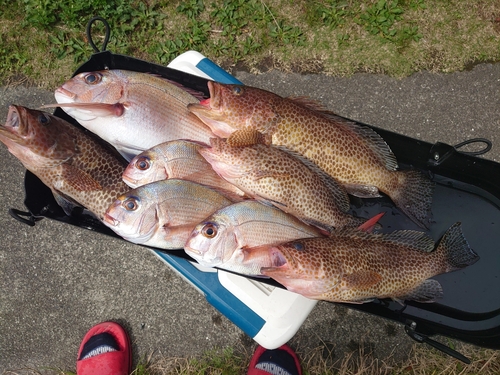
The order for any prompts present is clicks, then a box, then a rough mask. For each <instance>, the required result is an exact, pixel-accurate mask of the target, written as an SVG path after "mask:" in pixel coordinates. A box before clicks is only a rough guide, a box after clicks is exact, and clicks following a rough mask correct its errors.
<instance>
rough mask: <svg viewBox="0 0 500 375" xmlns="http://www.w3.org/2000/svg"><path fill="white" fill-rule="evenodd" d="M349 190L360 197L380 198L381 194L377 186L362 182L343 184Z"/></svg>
mask: <svg viewBox="0 0 500 375" xmlns="http://www.w3.org/2000/svg"><path fill="white" fill-rule="evenodd" d="M343 186H344V188H345V189H346V190H347V192H348V193H349V194H351V195H354V196H355V197H359V198H380V197H381V195H380V193H379V191H378V188H377V187H376V186H371V185H361V184H343Z"/></svg>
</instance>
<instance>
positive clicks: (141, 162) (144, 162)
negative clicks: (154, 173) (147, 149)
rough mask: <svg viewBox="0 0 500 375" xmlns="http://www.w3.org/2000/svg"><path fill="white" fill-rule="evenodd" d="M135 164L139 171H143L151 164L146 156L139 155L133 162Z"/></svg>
mask: <svg viewBox="0 0 500 375" xmlns="http://www.w3.org/2000/svg"><path fill="white" fill-rule="evenodd" d="M135 166H136V168H137V169H139V170H140V171H145V170H146V169H149V167H150V166H151V162H150V160H149V158H147V157H146V156H141V157H140V158H138V159H137V161H136V162H135Z"/></svg>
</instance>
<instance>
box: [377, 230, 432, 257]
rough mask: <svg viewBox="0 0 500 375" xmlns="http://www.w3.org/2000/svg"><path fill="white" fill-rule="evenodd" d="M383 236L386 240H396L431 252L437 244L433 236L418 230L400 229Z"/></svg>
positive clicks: (401, 243) (395, 241)
mask: <svg viewBox="0 0 500 375" xmlns="http://www.w3.org/2000/svg"><path fill="white" fill-rule="evenodd" d="M383 236H384V237H383V238H384V240H385V241H390V242H394V243H397V244H400V245H404V246H407V247H411V248H413V249H415V250H420V251H425V252H431V251H432V250H434V247H435V246H436V244H435V243H434V240H433V239H432V238H430V237H429V236H428V235H427V234H425V233H424V232H419V231H416V230H398V231H395V232H392V233H389V234H385V235H383Z"/></svg>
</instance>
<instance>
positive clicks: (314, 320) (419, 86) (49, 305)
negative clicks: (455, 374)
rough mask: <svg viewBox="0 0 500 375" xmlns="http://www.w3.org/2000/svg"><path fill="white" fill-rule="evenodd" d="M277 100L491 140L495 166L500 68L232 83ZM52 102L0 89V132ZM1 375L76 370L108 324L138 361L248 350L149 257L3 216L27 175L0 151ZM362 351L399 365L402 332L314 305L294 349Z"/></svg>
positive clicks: (439, 136) (458, 137)
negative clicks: (11, 118)
mask: <svg viewBox="0 0 500 375" xmlns="http://www.w3.org/2000/svg"><path fill="white" fill-rule="evenodd" d="M235 75H236V77H237V78H238V79H240V80H241V81H242V82H244V83H245V84H248V85H253V86H258V87H262V88H264V89H268V90H270V91H274V92H276V93H278V94H280V95H284V96H286V95H295V96H300V95H309V96H311V97H312V98H315V99H317V100H319V101H321V102H322V103H323V104H324V105H325V106H326V107H327V108H329V109H331V110H332V111H334V112H336V113H338V114H340V115H342V116H345V117H348V118H351V119H354V120H358V121H361V122H364V123H367V124H371V125H374V126H378V127H381V128H385V129H389V130H392V131H395V132H398V133H402V134H405V135H408V136H411V137H415V138H418V139H422V140H425V141H428V142H436V141H441V142H445V143H449V144H457V143H459V142H461V141H463V140H466V139H469V138H475V137H484V138H488V139H490V140H491V141H492V142H493V149H492V150H491V151H490V152H489V153H488V154H487V155H485V157H486V158H489V159H492V160H495V161H500V148H499V146H498V145H499V144H500V132H499V131H498V129H499V126H500V64H483V65H478V66H476V67H475V68H474V69H472V70H471V71H466V72H460V73H453V74H431V73H425V72H424V73H417V74H414V75H412V76H411V77H408V78H405V79H402V80H396V79H392V78H389V77H386V76H382V75H368V74H356V75H355V76H353V77H350V78H333V77H325V76H321V75H296V74H285V73H280V72H276V71H271V72H269V73H266V74H262V75H252V74H249V73H245V72H238V73H236V74H235ZM51 102H53V95H52V92H47V91H42V90H38V89H35V88H29V87H16V88H1V89H0V119H1V120H0V121H4V119H5V118H6V114H7V106H8V105H9V104H21V105H25V106H28V107H32V108H36V107H38V106H40V105H42V104H46V103H51ZM0 158H1V160H2V167H1V168H0V184H1V188H0V196H1V198H2V208H1V209H0V226H1V228H2V229H1V235H0V240H1V248H0V265H1V272H0V374H2V373H4V372H6V371H7V370H16V372H17V373H24V372H28V370H26V369H27V368H36V369H42V368H57V367H59V368H62V369H66V370H70V369H74V368H75V358H76V352H77V350H78V346H79V344H80V340H81V338H82V337H83V335H84V334H85V333H86V331H87V330H88V329H89V328H90V327H91V326H92V325H94V324H96V323H99V322H101V321H104V320H116V321H118V322H120V323H122V324H123V325H124V326H125V327H126V328H127V329H128V331H129V332H130V334H131V337H132V342H133V349H134V359H135V361H137V360H138V359H139V358H144V357H145V356H147V355H148V354H151V353H152V352H155V353H157V354H160V353H161V354H162V355H166V356H189V355H196V354H200V353H201V352H203V351H205V350H208V349H211V348H213V347H226V346H232V347H235V348H236V349H237V350H252V348H253V345H254V343H253V341H252V340H251V339H249V338H248V337H247V336H246V335H245V334H244V333H243V332H242V331H241V330H239V328H237V327H236V326H234V325H233V324H232V323H231V322H230V321H229V320H227V319H226V318H225V317H224V316H222V315H221V314H220V313H219V312H218V311H217V310H216V309H214V308H213V307H212V306H211V305H210V304H208V303H207V302H206V301H205V299H204V298H203V296H201V295H200V294H199V293H198V292H197V291H196V290H195V289H193V288H192V287H190V286H189V285H188V284H187V283H186V282H185V281H184V280H183V279H181V278H180V277H179V276H178V275H177V274H175V273H174V272H173V271H171V270H170V269H169V268H168V267H167V266H166V265H165V264H164V263H162V262H161V261H159V260H158V259H157V258H156V257H155V256H154V255H153V254H152V253H151V252H150V251H148V250H146V249H144V248H142V247H139V246H136V245H133V244H129V243H127V242H125V241H121V240H117V239H114V238H109V237H107V236H104V235H101V234H98V233H93V232H90V231H87V230H84V229H80V228H75V227H72V226H69V225H66V224H62V223H59V222H54V221H51V220H48V219H45V220H42V221H40V222H39V223H37V224H36V226H34V227H28V226H26V225H24V224H22V223H19V222H18V221H16V220H14V219H12V218H11V217H10V216H9V214H8V212H7V211H8V209H9V208H11V207H12V208H17V209H20V210H24V206H23V199H24V191H23V178H24V168H23V166H22V165H21V164H20V162H18V161H17V160H16V159H15V158H14V157H13V156H11V155H10V154H9V153H8V151H7V150H6V148H5V147H4V146H3V145H2V146H0ZM361 341H364V342H366V343H368V345H369V347H370V348H371V349H372V350H373V355H374V356H375V357H376V358H384V357H386V356H388V355H389V354H391V353H393V355H394V356H395V358H397V359H402V358H404V357H405V356H406V355H407V354H408V351H409V349H410V347H411V345H412V343H413V342H412V341H411V339H410V338H409V337H407V336H406V334H405V333H404V332H403V327H402V326H399V325H396V324H393V323H391V322H388V321H386V320H384V319H381V318H378V317H374V316H371V315H368V314H365V313H361V312H357V311H354V310H351V309H348V308H345V307H344V306H340V305H334V304H330V303H326V302H320V303H319V304H318V305H317V306H316V308H315V309H314V311H313V312H312V313H311V314H310V316H309V317H308V319H307V320H306V322H305V323H304V325H303V326H302V327H301V329H300V330H299V332H298V333H297V334H296V336H295V337H294V338H293V339H292V341H291V345H292V346H294V347H295V348H296V349H297V350H298V351H299V352H308V351H310V350H312V349H313V348H316V347H318V346H320V345H326V346H327V347H328V348H332V347H333V348H334V350H335V353H336V356H337V358H340V357H341V356H342V355H343V353H345V352H347V351H349V350H352V349H353V348H355V347H356V345H358V344H359V343H360V342H361Z"/></svg>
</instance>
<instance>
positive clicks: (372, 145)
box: [188, 82, 433, 227]
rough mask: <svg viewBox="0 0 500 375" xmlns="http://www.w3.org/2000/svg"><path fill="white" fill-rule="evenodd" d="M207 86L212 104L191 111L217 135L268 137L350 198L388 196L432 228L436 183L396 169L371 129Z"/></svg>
mask: <svg viewBox="0 0 500 375" xmlns="http://www.w3.org/2000/svg"><path fill="white" fill-rule="evenodd" d="M208 85H209V89H210V99H209V100H205V101H202V102H200V103H198V104H196V103H195V104H190V105H188V108H189V109H190V110H191V111H192V112H193V113H195V114H196V115H197V116H198V117H199V118H200V119H202V121H203V122H205V123H206V124H207V125H208V126H209V127H210V128H211V129H212V131H213V132H214V134H217V135H218V136H220V137H229V139H228V141H230V139H231V134H233V133H234V132H235V131H237V130H254V131H258V132H260V133H263V134H264V135H265V136H266V137H267V140H268V141H269V142H271V143H272V144H274V145H280V146H283V147H286V148H288V149H290V150H292V151H295V152H297V153H299V154H301V155H303V156H304V157H306V158H307V159H309V160H310V161H312V162H313V163H315V164H316V165H317V166H318V167H319V168H320V169H322V170H323V171H325V172H326V173H328V174H329V175H331V176H332V177H334V178H335V179H337V180H338V181H339V182H341V183H342V184H344V186H345V188H346V189H347V191H348V192H349V193H350V194H353V195H356V196H359V197H361V198H370V197H378V196H379V192H383V193H385V194H387V195H388V196H389V197H391V199H392V200H393V202H394V203H395V204H396V205H397V207H398V208H400V209H401V210H402V211H403V212H404V213H405V214H406V215H408V216H409V217H410V218H411V219H412V220H413V221H415V222H416V223H417V224H418V225H420V226H422V227H428V224H429V213H430V207H431V200H432V191H433V184H432V182H431V181H430V180H429V179H427V178H426V177H425V176H423V174H421V173H420V172H418V171H414V170H411V171H400V170H397V168H398V164H397V161H396V158H395V157H394V155H393V153H392V152H391V150H390V148H389V147H388V145H387V144H386V143H385V142H384V141H383V139H382V138H381V137H380V136H379V135H378V134H377V133H376V132H375V131H373V130H372V129H370V128H368V127H366V126H362V125H359V124H356V123H354V122H350V121H347V120H345V119H343V118H341V117H339V116H336V115H334V114H332V113H326V112H324V111H318V110H317V108H313V107H312V106H311V105H309V104H307V103H306V102H305V101H304V100H296V99H291V98H283V97H280V96H279V95H276V94H274V93H272V92H269V91H266V90H261V89H258V88H255V87H248V86H239V85H227V84H221V83H215V82H209V84H208ZM249 134H251V132H249ZM252 137H255V136H252Z"/></svg>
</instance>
